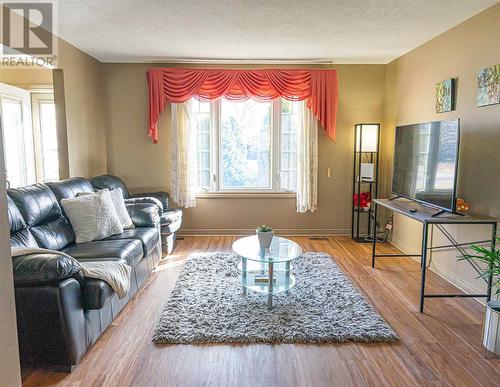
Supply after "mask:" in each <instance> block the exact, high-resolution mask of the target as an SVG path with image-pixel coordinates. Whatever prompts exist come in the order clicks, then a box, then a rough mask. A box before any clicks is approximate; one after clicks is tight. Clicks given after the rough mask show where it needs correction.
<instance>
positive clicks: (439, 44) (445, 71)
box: [381, 4, 500, 291]
mask: <svg viewBox="0 0 500 387" xmlns="http://www.w3.org/2000/svg"><path fill="white" fill-rule="evenodd" d="M499 36H500V4H497V5H495V6H493V7H491V8H489V9H487V10H486V11H484V12H482V13H480V14H478V15H476V16H475V17H473V18H471V19H469V20H467V21H465V22H464V23H462V24H460V25H458V26H457V27H455V28H453V29H451V30H450V31H448V32H446V33H444V34H442V35H440V36H438V37H437V38H435V39H433V40H431V41H429V42H427V43H426V44H424V45H422V46H421V47H418V48H417V49H415V50H413V51H411V52H410V53H408V54H406V55H403V56H402V57H400V58H398V59H397V60H395V61H393V62H391V63H390V64H388V65H387V72H386V93H385V95H386V100H385V105H386V111H385V121H386V127H385V130H384V132H383V139H382V143H381V145H382V155H383V165H384V168H383V171H384V173H383V175H382V176H384V177H385V194H386V195H388V194H389V192H390V181H391V170H392V165H391V161H392V154H393V151H392V148H393V144H394V126H395V125H400V124H408V123H416V122H426V121H433V120H445V119H451V118H460V124H461V144H460V163H459V178H458V195H459V197H462V198H464V199H466V200H467V201H468V202H470V203H471V204H472V207H473V209H474V210H475V211H477V212H481V213H485V214H489V215H493V216H497V217H500V201H499V200H498V198H499V193H500V173H498V169H499V167H500V152H499V149H500V105H493V106H487V107H477V106H476V85H477V74H478V71H479V70H480V69H481V68H483V67H487V66H491V65H494V64H497V63H500V39H499ZM450 77H456V78H458V83H457V84H458V89H457V90H458V92H457V100H456V110H455V111H452V112H448V113H441V114H437V113H436V112H435V107H434V104H435V84H436V83H437V82H439V81H441V80H444V79H446V78H450ZM451 231H452V232H453V233H454V234H455V235H456V236H457V237H458V238H459V239H460V240H462V241H467V239H466V238H470V237H474V238H479V239H488V237H489V233H488V230H487V229H484V228H482V229H481V228H478V227H476V228H475V229H467V230H464V229H462V230H461V231H459V230H458V229H452V230H451ZM394 238H395V239H394V242H395V243H396V244H397V245H398V246H400V247H401V248H403V249H405V250H408V251H413V252H414V251H418V250H419V249H420V225H419V224H416V223H413V222H411V221H408V220H407V219H403V218H402V217H396V219H395V227H394ZM434 238H435V243H439V241H440V240H441V239H442V236H441V235H439V233H438V232H437V231H436V233H435V236H434ZM456 256H457V252H456V251H446V252H443V253H439V254H437V253H435V254H434V255H433V257H432V259H433V264H432V267H433V268H434V269H435V270H436V271H437V272H438V273H440V274H442V275H443V276H445V277H447V278H448V279H450V280H451V281H453V282H454V283H456V284H457V285H459V286H461V287H462V288H464V289H465V290H471V289H477V288H479V289H481V290H483V291H484V284H482V283H481V282H478V281H476V280H475V279H474V277H475V276H476V274H475V272H473V271H472V270H471V269H470V268H469V267H468V266H467V264H466V263H464V262H461V263H457V260H456Z"/></svg>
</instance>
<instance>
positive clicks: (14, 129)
mask: <svg viewBox="0 0 500 387" xmlns="http://www.w3.org/2000/svg"><path fill="white" fill-rule="evenodd" d="M0 124H1V132H2V145H3V149H4V157H5V169H6V178H7V181H8V182H9V184H10V186H11V187H19V186H24V185H28V184H33V183H36V182H44V181H49V180H57V179H59V158H58V146H57V130H56V124H55V107H54V99H53V94H52V93H43V94H41V93H30V92H29V91H27V90H24V89H21V88H18V87H14V86H10V85H6V84H1V83H0Z"/></svg>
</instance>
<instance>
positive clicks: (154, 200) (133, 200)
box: [125, 196, 163, 214]
mask: <svg viewBox="0 0 500 387" xmlns="http://www.w3.org/2000/svg"><path fill="white" fill-rule="evenodd" d="M134 203H147V204H154V205H155V206H156V207H158V210H159V211H160V214H161V213H162V212H163V204H162V203H161V201H159V200H158V199H157V198H154V197H152V196H139V197H132V198H128V199H125V204H134Z"/></svg>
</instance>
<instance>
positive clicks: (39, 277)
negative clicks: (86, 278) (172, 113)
mask: <svg viewBox="0 0 500 387" xmlns="http://www.w3.org/2000/svg"><path fill="white" fill-rule="evenodd" d="M12 266H13V269H14V284H15V286H45V285H54V284H57V283H59V282H62V281H64V280H66V279H68V278H75V279H76V280H77V281H78V282H80V283H81V282H82V281H83V274H82V271H81V267H80V264H79V263H78V261H77V260H75V259H73V258H68V257H65V256H62V255H56V254H46V253H44V254H28V255H21V256H18V257H14V258H12Z"/></svg>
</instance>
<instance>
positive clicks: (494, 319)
mask: <svg viewBox="0 0 500 387" xmlns="http://www.w3.org/2000/svg"><path fill="white" fill-rule="evenodd" d="M483 346H484V347H485V348H486V349H487V350H488V351H490V352H492V353H494V354H495V355H500V301H489V302H487V303H486V313H485V315H484V325H483Z"/></svg>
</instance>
